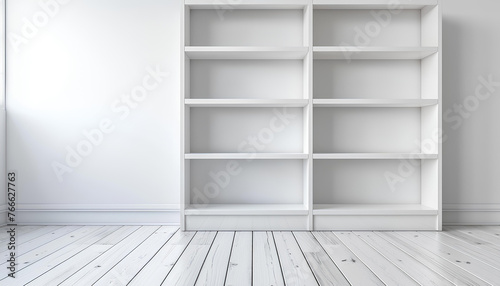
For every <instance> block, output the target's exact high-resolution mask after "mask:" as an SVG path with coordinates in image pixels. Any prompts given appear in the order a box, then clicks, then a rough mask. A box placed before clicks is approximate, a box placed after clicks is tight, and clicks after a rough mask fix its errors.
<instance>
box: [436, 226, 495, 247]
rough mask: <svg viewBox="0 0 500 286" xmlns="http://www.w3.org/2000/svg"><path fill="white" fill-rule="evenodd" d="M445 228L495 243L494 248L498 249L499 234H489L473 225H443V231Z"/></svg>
mask: <svg viewBox="0 0 500 286" xmlns="http://www.w3.org/2000/svg"><path fill="white" fill-rule="evenodd" d="M446 230H456V231H460V232H463V233H467V234H468V235H471V236H474V237H476V238H478V239H481V240H483V241H486V242H488V243H491V244H493V245H495V246H496V247H495V248H496V249H500V236H495V235H491V234H490V233H488V232H486V231H483V230H481V228H478V227H475V226H448V227H445V231H446Z"/></svg>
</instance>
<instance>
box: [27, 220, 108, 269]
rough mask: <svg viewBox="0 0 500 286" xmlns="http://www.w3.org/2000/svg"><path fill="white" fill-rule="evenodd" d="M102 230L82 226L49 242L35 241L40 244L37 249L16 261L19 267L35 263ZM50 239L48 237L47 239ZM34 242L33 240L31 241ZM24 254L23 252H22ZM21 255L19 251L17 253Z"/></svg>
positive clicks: (99, 227) (95, 227)
mask: <svg viewBox="0 0 500 286" xmlns="http://www.w3.org/2000/svg"><path fill="white" fill-rule="evenodd" d="M101 228H103V226H84V227H79V228H77V229H76V230H74V231H72V232H69V233H66V234H65V235H63V236H60V237H58V238H56V239H54V240H51V241H49V242H47V241H43V242H40V241H37V244H41V245H40V246H39V247H37V248H35V249H32V250H30V251H28V252H26V253H22V254H20V255H19V256H18V257H17V261H18V263H19V264H20V265H26V266H27V265H30V264H32V263H35V262H37V261H39V260H41V259H43V258H45V257H47V256H49V255H51V254H52V253H54V252H56V251H58V250H60V249H62V248H64V247H66V246H68V245H71V244H73V243H75V242H77V241H78V240H80V239H82V238H85V237H88V236H91V235H93V234H94V233H95V232H96V231H98V230H99V229H101ZM43 237H45V236H43ZM48 238H49V239H50V237H48ZM32 241H35V240H32ZM18 249H20V250H21V249H22V247H19V248H18ZM22 252H24V251H22ZM19 253H21V251H19Z"/></svg>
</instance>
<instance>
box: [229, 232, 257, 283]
mask: <svg viewBox="0 0 500 286" xmlns="http://www.w3.org/2000/svg"><path fill="white" fill-rule="evenodd" d="M225 285H226V286H251V285H252V232H249V231H245V232H242V231H238V232H236V233H235V235H234V241H233V249H232V250H231V256H230V258H229V267H228V269H227V275H226V284H225Z"/></svg>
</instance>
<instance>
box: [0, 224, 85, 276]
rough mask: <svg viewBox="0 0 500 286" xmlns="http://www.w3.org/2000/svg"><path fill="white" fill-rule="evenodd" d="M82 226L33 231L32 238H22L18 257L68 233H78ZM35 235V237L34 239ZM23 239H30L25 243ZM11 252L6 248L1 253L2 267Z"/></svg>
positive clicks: (19, 243) (19, 242)
mask: <svg viewBox="0 0 500 286" xmlns="http://www.w3.org/2000/svg"><path fill="white" fill-rule="evenodd" d="M81 228H82V226H64V227H59V228H54V229H52V231H50V230H49V231H48V232H47V231H45V229H38V230H35V231H32V232H31V234H32V235H30V236H23V238H21V237H20V239H21V240H20V241H18V243H17V253H16V254H17V257H20V256H21V255H23V254H25V253H28V252H30V251H32V250H34V249H37V248H38V247H40V246H42V245H44V244H47V243H49V242H51V241H54V240H56V239H58V238H60V237H63V236H65V235H67V234H68V233H71V232H73V231H76V230H78V229H81ZM33 235H34V237H33ZM23 239H28V241H24V240H23ZM9 253H10V251H9V250H7V249H6V248H5V250H4V251H2V252H1V253H0V259H1V261H2V263H1V264H0V266H1V267H4V265H5V264H6V262H3V261H6V260H7V258H8V257H9V255H10V254H9Z"/></svg>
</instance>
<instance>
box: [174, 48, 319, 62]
mask: <svg viewBox="0 0 500 286" xmlns="http://www.w3.org/2000/svg"><path fill="white" fill-rule="evenodd" d="M184 51H185V53H186V55H187V56H188V57H189V58H190V59H206V60H212V59H213V60H218V59H243V60H246V59H252V60H254V59H270V60H281V59H284V60H286V59H292V60H293V59H303V58H304V57H305V56H306V55H307V53H308V52H309V48H307V47H207V46H200V47H195V46H190V47H185V48H184Z"/></svg>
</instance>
